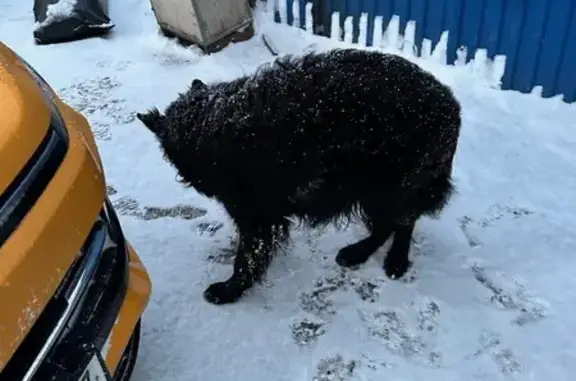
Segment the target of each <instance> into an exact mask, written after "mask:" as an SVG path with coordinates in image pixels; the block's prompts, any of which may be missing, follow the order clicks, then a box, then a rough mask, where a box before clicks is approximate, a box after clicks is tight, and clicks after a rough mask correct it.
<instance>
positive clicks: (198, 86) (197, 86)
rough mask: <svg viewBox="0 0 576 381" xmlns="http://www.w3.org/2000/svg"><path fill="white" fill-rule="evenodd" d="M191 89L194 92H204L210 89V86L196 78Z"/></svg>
mask: <svg viewBox="0 0 576 381" xmlns="http://www.w3.org/2000/svg"><path fill="white" fill-rule="evenodd" d="M190 88H191V89H192V90H203V89H206V88H208V86H206V84H205V83H204V82H202V81H201V80H199V79H198V78H196V79H195V80H193V81H192V85H191V86H190Z"/></svg>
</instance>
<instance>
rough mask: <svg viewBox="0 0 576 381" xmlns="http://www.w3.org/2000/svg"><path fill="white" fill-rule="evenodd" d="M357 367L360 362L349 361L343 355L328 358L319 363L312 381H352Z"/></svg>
mask: <svg viewBox="0 0 576 381" xmlns="http://www.w3.org/2000/svg"><path fill="white" fill-rule="evenodd" d="M357 366H358V361H356V360H349V361H347V360H345V359H344V358H343V357H342V355H335V356H332V357H327V358H324V359H321V360H320V362H319V363H318V366H317V367H316V372H315V374H314V377H313V378H312V381H351V380H354V375H355V371H356V368H357Z"/></svg>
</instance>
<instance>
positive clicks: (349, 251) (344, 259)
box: [336, 243, 371, 267]
mask: <svg viewBox="0 0 576 381" xmlns="http://www.w3.org/2000/svg"><path fill="white" fill-rule="evenodd" d="M362 249H363V248H362V246H360V245H359V244H358V243H356V244H353V245H350V246H346V247H343V248H342V249H340V251H338V254H337V255H336V263H337V264H338V265H340V266H342V267H354V266H359V265H361V264H364V263H366V261H367V260H368V258H369V257H370V254H371V253H367V252H366V250H362Z"/></svg>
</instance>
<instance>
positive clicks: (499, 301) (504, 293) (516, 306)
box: [472, 265, 548, 326]
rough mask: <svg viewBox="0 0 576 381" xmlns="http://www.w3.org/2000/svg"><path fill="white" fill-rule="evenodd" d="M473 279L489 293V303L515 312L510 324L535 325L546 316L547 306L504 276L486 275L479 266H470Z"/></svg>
mask: <svg viewBox="0 0 576 381" xmlns="http://www.w3.org/2000/svg"><path fill="white" fill-rule="evenodd" d="M472 273H473V274H474V278H475V279H476V280H477V281H478V282H479V283H480V284H481V285H482V286H484V287H485V288H486V289H488V290H489V291H490V293H491V296H490V301H491V302H492V303H494V304H496V305H498V306H500V307H502V308H504V309H507V310H512V311H517V312H518V315H517V317H516V318H515V319H513V320H512V323H513V324H515V325H518V326H524V325H527V324H532V323H536V322H538V321H540V320H542V319H544V318H545V317H546V315H547V311H548V306H547V304H546V303H545V302H544V301H542V300H539V299H537V298H536V297H534V296H532V295H530V294H529V293H528V291H527V290H526V288H525V287H524V286H523V285H522V284H520V283H519V282H517V281H515V280H512V281H510V279H511V278H510V277H509V276H507V275H506V274H492V275H491V274H488V271H487V270H486V269H484V268H483V267H481V266H478V265H474V266H472Z"/></svg>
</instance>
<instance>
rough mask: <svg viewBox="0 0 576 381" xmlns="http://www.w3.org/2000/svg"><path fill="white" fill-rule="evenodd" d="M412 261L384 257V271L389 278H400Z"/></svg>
mask: <svg viewBox="0 0 576 381" xmlns="http://www.w3.org/2000/svg"><path fill="white" fill-rule="evenodd" d="M411 265H412V263H411V262H410V261H409V260H405V261H403V260H396V259H389V258H386V259H385V260H384V272H385V273H386V275H387V276H388V278H390V279H399V278H402V276H403V275H404V274H406V272H407V271H408V269H409V268H410V266H411Z"/></svg>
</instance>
